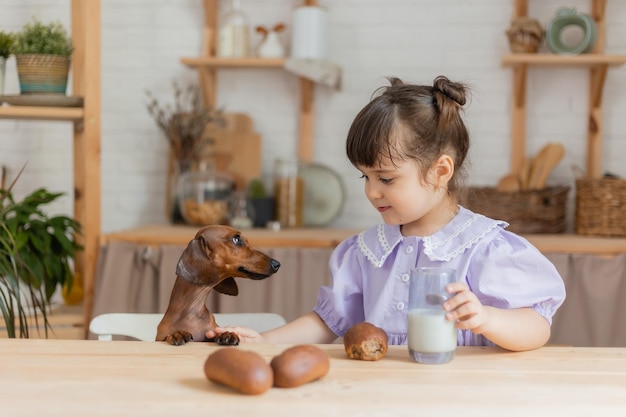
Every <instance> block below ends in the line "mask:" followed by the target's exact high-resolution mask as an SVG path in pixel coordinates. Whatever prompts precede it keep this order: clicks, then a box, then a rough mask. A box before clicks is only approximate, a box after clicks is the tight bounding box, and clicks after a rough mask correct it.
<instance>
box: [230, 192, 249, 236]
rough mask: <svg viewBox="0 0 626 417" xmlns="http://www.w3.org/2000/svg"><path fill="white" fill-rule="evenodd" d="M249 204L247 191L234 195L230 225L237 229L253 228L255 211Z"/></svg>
mask: <svg viewBox="0 0 626 417" xmlns="http://www.w3.org/2000/svg"><path fill="white" fill-rule="evenodd" d="M248 203H249V202H248V196H247V195H246V192H245V191H236V192H235V193H234V194H233V202H232V211H231V214H230V221H229V224H230V225H231V226H232V227H234V228H235V229H250V228H251V227H252V225H253V223H254V222H253V220H254V210H253V208H252V206H251V205H250V204H248Z"/></svg>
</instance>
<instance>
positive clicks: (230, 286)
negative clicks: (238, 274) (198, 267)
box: [213, 277, 239, 295]
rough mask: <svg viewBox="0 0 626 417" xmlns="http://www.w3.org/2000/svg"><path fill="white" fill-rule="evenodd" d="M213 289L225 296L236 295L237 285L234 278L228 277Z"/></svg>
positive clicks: (237, 292)
mask: <svg viewBox="0 0 626 417" xmlns="http://www.w3.org/2000/svg"><path fill="white" fill-rule="evenodd" d="M213 289H214V290H215V291H217V292H221V293H222V294H226V295H238V294H239V287H237V283H236V282H235V278H233V277H230V278H226V279H225V280H224V281H222V282H220V283H219V284H217V285H216V286H215V287H213Z"/></svg>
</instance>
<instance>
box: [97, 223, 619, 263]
mask: <svg viewBox="0 0 626 417" xmlns="http://www.w3.org/2000/svg"><path fill="white" fill-rule="evenodd" d="M198 230H199V228H198V227H196V226H170V225H149V226H143V227H138V228H133V229H128V230H124V231H120V232H116V233H109V234H106V235H103V236H102V239H101V244H103V245H105V244H107V243H110V242H127V243H135V244H137V245H146V246H160V245H180V246H186V245H187V244H188V243H189V241H190V240H191V239H193V237H194V236H195V234H196V232H197V231H198ZM359 232H360V230H356V229H332V228H302V229H282V230H280V231H272V230H269V229H246V230H242V233H243V235H244V236H245V237H246V238H247V239H248V240H249V241H250V244H251V245H253V246H255V247H258V248H280V247H298V248H334V247H335V246H337V245H338V244H339V243H340V242H341V241H342V240H344V239H345V238H347V237H350V236H352V235H355V234H357V233H359ZM524 237H525V238H526V239H528V241H530V243H532V244H533V245H534V246H536V247H537V249H539V251H541V252H542V253H546V254H547V253H579V254H592V255H598V256H614V255H618V254H622V253H626V238H607V237H596V236H583V235H574V234H552V235H550V234H529V235H524Z"/></svg>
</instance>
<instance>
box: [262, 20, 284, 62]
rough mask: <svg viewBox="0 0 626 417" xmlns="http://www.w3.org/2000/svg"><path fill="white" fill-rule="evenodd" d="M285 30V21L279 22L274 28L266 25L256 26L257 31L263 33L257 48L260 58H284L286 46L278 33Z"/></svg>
mask: <svg viewBox="0 0 626 417" xmlns="http://www.w3.org/2000/svg"><path fill="white" fill-rule="evenodd" d="M283 30H285V25H284V24H283V23H277V24H276V25H274V27H273V28H272V29H268V28H267V27H265V26H257V27H256V31H257V33H260V34H262V35H263V39H262V40H261V43H260V44H259V47H258V49H257V55H258V56H259V57H260V58H282V57H284V56H285V47H284V46H283V44H282V42H281V41H280V38H279V37H278V34H279V33H280V32H282V31H283Z"/></svg>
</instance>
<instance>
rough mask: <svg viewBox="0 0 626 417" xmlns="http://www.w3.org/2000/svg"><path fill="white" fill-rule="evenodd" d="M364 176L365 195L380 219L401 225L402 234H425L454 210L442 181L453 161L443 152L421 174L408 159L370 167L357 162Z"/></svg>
mask: <svg viewBox="0 0 626 417" xmlns="http://www.w3.org/2000/svg"><path fill="white" fill-rule="evenodd" d="M357 168H358V169H359V170H360V171H361V173H362V174H363V178H365V195H366V196H367V198H368V200H369V201H370V203H372V205H373V206H374V208H375V209H376V210H378V212H379V213H380V215H381V216H382V218H383V221H384V222H385V223H387V224H398V225H402V226H403V227H402V233H403V234H404V235H405V236H409V235H416V236H428V235H431V234H433V233H435V232H436V231H437V230H439V229H441V228H442V227H443V226H445V225H446V224H447V223H448V222H449V221H450V220H451V219H452V218H453V217H454V215H455V214H456V210H457V208H456V204H455V203H454V201H453V200H452V198H450V197H449V195H448V192H447V187H446V184H447V183H448V180H449V179H450V177H451V175H452V173H453V171H454V164H453V163H452V159H451V158H450V157H449V156H448V155H443V156H442V157H440V158H439V159H438V160H437V162H436V163H435V164H434V165H433V166H432V167H431V168H430V169H429V171H428V174H427V175H428V178H423V177H422V174H421V172H420V170H419V168H418V166H417V163H415V162H413V161H410V160H408V161H407V160H394V163H392V162H391V161H390V160H386V161H383V162H382V163H380V164H376V165H374V166H373V167H364V166H357Z"/></svg>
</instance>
